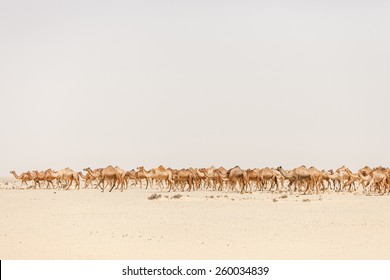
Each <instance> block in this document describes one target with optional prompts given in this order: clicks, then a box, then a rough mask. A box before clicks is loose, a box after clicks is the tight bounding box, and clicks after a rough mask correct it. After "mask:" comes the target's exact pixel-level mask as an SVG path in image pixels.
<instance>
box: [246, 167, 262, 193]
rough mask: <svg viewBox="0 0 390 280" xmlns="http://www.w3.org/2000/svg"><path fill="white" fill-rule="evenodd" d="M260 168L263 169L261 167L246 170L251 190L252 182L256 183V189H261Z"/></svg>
mask: <svg viewBox="0 0 390 280" xmlns="http://www.w3.org/2000/svg"><path fill="white" fill-rule="evenodd" d="M260 170H261V169H259V168H255V169H247V170H246V172H247V174H248V184H249V187H250V189H251V191H252V185H251V183H254V184H255V185H256V189H257V190H260V184H261V178H260Z"/></svg>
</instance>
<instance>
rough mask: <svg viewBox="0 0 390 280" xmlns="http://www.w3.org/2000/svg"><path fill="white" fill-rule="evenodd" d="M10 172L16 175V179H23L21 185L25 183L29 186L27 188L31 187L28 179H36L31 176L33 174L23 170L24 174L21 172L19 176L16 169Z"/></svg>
mask: <svg viewBox="0 0 390 280" xmlns="http://www.w3.org/2000/svg"><path fill="white" fill-rule="evenodd" d="M10 173H11V174H12V175H14V177H15V178H16V179H18V180H22V182H21V183H20V187H22V186H23V183H25V184H26V186H27V188H30V187H29V186H28V184H27V182H28V181H33V180H34V179H33V177H32V176H31V174H29V173H25V172H23V173H22V174H20V175H19V176H18V175H17V174H16V172H15V171H10Z"/></svg>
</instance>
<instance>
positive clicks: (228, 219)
mask: <svg viewBox="0 0 390 280" xmlns="http://www.w3.org/2000/svg"><path fill="white" fill-rule="evenodd" d="M19 184H20V182H17V181H16V180H14V179H11V178H2V179H1V180H0V259H389V258H390V239H389V236H390V197H389V196H387V195H386V196H379V195H373V196H365V195H363V194H359V193H355V194H350V193H332V194H321V195H298V194H283V193H267V192H255V193H252V194H244V195H240V194H238V193H232V192H215V191H197V192H175V193H172V192H171V193H169V192H160V191H159V190H157V189H152V190H150V189H148V190H145V189H140V188H130V189H128V190H126V191H124V192H123V193H121V192H119V191H113V192H112V193H108V192H104V193H102V192H100V191H99V190H95V189H86V190H80V191H75V190H69V191H64V190H56V189H41V190H18V189H17V187H18V186H19ZM153 194H157V195H161V197H160V198H158V199H152V200H150V199H148V198H149V197H150V196H151V195H153Z"/></svg>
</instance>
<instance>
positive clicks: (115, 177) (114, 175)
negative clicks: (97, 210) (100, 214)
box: [99, 165, 123, 192]
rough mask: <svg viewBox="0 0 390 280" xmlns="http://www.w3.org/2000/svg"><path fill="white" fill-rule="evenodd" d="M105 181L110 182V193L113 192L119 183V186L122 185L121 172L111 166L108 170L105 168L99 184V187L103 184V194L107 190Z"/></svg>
mask: <svg viewBox="0 0 390 280" xmlns="http://www.w3.org/2000/svg"><path fill="white" fill-rule="evenodd" d="M105 181H108V184H110V185H111V188H110V190H109V192H111V191H112V189H113V188H114V187H115V184H116V182H118V184H121V175H120V173H119V171H118V170H117V169H115V168H114V167H112V166H111V165H109V166H107V167H106V168H103V169H102V171H101V179H100V182H99V185H100V184H101V183H102V184H103V185H102V186H101V188H102V192H104V189H105V186H104V183H105ZM121 191H123V184H122V189H121Z"/></svg>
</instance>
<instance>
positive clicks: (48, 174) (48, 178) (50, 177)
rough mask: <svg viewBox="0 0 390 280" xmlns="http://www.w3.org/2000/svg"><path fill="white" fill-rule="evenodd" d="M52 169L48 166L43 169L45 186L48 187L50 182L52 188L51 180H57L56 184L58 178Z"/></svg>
mask: <svg viewBox="0 0 390 280" xmlns="http://www.w3.org/2000/svg"><path fill="white" fill-rule="evenodd" d="M52 171H53V170H52V169H50V168H49V169H47V170H46V171H45V175H44V181H46V182H47V188H49V186H50V184H51V186H52V188H53V189H54V184H53V181H54V180H57V185H58V184H59V180H58V178H57V176H54V175H53V173H52Z"/></svg>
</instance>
